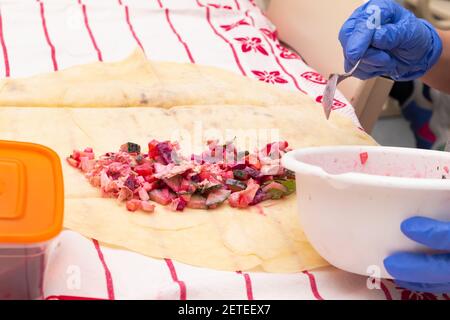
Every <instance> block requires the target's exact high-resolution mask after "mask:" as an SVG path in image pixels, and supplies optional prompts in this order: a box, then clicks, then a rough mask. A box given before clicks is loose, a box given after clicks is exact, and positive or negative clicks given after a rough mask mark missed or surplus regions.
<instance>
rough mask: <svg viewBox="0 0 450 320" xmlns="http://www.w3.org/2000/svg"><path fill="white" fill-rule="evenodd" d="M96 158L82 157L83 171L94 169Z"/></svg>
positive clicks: (81, 165)
mask: <svg viewBox="0 0 450 320" xmlns="http://www.w3.org/2000/svg"><path fill="white" fill-rule="evenodd" d="M94 166H95V160H91V159H89V158H88V157H80V168H81V171H83V172H89V171H91V170H92V169H94Z"/></svg>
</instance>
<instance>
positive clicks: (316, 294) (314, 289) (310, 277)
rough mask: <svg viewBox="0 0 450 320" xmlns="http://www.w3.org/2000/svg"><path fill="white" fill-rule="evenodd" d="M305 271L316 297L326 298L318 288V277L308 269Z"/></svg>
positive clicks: (318, 298)
mask: <svg viewBox="0 0 450 320" xmlns="http://www.w3.org/2000/svg"><path fill="white" fill-rule="evenodd" d="M303 273H304V274H306V275H307V276H308V279H309V284H310V286H311V291H312V293H313V295H314V298H316V299H317V300H324V299H323V298H322V296H321V295H320V293H319V290H318V289H317V283H316V278H315V277H314V275H313V274H312V273H310V272H308V271H307V270H305V271H303Z"/></svg>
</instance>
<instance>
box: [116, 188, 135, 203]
mask: <svg viewBox="0 0 450 320" xmlns="http://www.w3.org/2000/svg"><path fill="white" fill-rule="evenodd" d="M131 198H133V191H131V190H130V189H128V188H127V187H122V188H120V191H119V195H118V197H117V200H119V201H126V200H130V199H131Z"/></svg>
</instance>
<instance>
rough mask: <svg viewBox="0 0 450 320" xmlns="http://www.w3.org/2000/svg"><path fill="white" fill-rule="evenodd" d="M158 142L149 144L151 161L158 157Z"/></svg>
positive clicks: (154, 141)
mask: <svg viewBox="0 0 450 320" xmlns="http://www.w3.org/2000/svg"><path fill="white" fill-rule="evenodd" d="M158 143H159V142H158V141H156V140H152V141H150V142H149V143H148V157H149V158H150V159H155V158H156V157H157V156H158V149H157V148H156V146H157V145H158Z"/></svg>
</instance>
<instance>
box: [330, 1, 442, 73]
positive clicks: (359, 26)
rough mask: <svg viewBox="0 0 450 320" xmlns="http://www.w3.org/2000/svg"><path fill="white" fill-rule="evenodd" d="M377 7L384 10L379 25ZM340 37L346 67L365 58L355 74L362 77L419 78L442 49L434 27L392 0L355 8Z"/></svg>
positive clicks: (436, 59)
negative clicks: (376, 17)
mask: <svg viewBox="0 0 450 320" xmlns="http://www.w3.org/2000/svg"><path fill="white" fill-rule="evenodd" d="M373 6H376V7H373ZM374 8H379V9H380V11H379V12H380V13H381V15H380V19H378V20H379V28H378V29H377V28H375V22H376V20H374V19H373V17H374V14H376V13H374V11H373V10H374ZM375 10H377V9H375ZM368 23H369V25H368ZM339 40H340V42H341V44H342V47H343V48H344V56H345V70H346V71H349V70H350V69H351V68H352V67H353V66H354V65H355V64H356V62H357V61H358V60H359V59H361V58H362V61H361V62H362V63H361V64H360V66H359V68H358V70H357V71H356V72H355V74H354V75H355V76H356V77H358V78H360V79H363V80H365V79H369V78H372V77H376V76H388V77H391V78H392V79H394V80H397V81H407V80H412V79H416V78H420V77H421V76H423V75H424V74H425V73H426V72H427V71H428V70H430V69H431V67H432V66H433V65H434V64H435V63H436V62H437V61H438V60H439V57H440V56H441V53H442V41H441V39H440V37H439V35H438V34H437V32H436V30H435V29H434V27H433V26H432V25H431V24H430V23H428V22H427V21H425V20H422V19H418V18H417V17H416V16H414V15H413V14H412V13H411V12H410V11H408V10H406V9H405V8H403V7H402V6H401V5H399V4H397V3H396V2H395V1H393V0H371V1H368V2H367V3H366V4H364V5H363V6H361V7H359V8H358V9H356V11H355V12H354V13H353V14H352V15H351V16H350V18H349V19H348V20H347V21H346V22H345V23H344V25H343V27H342V29H341V31H340V33H339Z"/></svg>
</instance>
